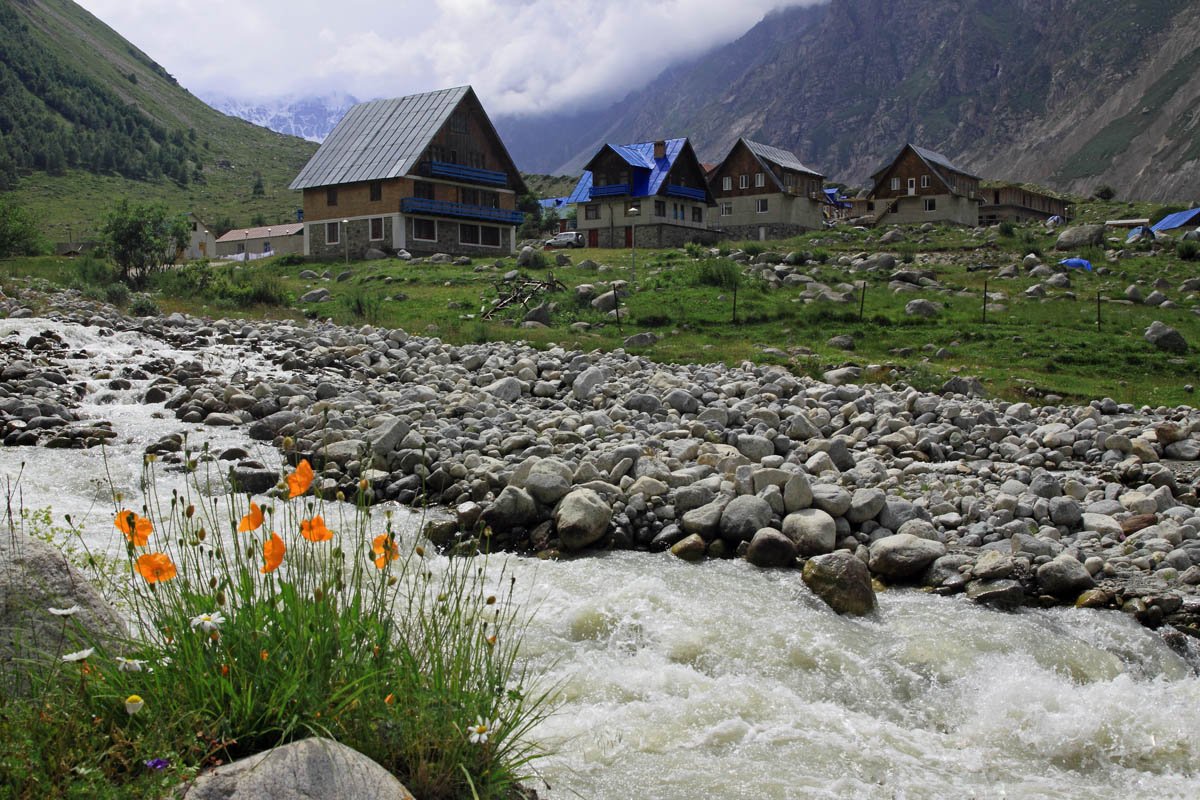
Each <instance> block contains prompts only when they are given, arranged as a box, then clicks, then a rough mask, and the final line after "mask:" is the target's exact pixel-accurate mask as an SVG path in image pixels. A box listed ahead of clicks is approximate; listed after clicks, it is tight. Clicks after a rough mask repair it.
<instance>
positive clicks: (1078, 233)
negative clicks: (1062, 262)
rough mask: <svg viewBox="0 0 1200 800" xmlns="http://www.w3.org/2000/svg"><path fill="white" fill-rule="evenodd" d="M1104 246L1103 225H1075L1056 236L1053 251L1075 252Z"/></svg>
mask: <svg viewBox="0 0 1200 800" xmlns="http://www.w3.org/2000/svg"><path fill="white" fill-rule="evenodd" d="M1103 244H1104V226H1103V225H1076V226H1075V227H1073V228H1067V229H1066V230H1064V231H1063V232H1062V233H1060V234H1059V235H1058V241H1056V242H1055V243H1054V249H1055V250H1076V249H1078V248H1080V247H1092V246H1096V247H1099V246H1101V245H1103Z"/></svg>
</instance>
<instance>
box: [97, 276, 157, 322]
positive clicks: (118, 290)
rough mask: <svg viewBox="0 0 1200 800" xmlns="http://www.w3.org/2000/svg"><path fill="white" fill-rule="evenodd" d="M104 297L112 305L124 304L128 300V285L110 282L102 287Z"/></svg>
mask: <svg viewBox="0 0 1200 800" xmlns="http://www.w3.org/2000/svg"><path fill="white" fill-rule="evenodd" d="M104 299H105V301H107V302H109V303H111V304H112V305H114V306H124V305H125V304H126V303H128V302H129V287H128V286H126V285H125V284H123V283H110V284H109V285H108V286H105V287H104ZM147 316H149V315H147Z"/></svg>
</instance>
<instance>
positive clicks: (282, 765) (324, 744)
mask: <svg viewBox="0 0 1200 800" xmlns="http://www.w3.org/2000/svg"><path fill="white" fill-rule="evenodd" d="M185 794H186V796H187V797H188V798H189V800H261V798H270V799H271V800H306V799H307V798H312V797H371V798H375V800H414V798H413V796H412V794H411V793H410V792H409V791H408V789H406V788H404V784H402V783H400V781H398V780H396V778H395V776H393V775H392V774H391V773H390V772H388V771H387V770H386V769H384V768H383V767H381V766H380V765H379V764H376V763H375V762H374V761H372V760H371V759H369V758H367V757H366V756H364V755H363V754H362V753H359V752H358V751H357V750H352V749H350V748H349V747H346V746H345V745H344V744H340V743H338V742H335V741H333V740H332V739H325V738H321V737H313V738H311V739H302V740H300V741H298V742H293V743H291V744H287V745H284V746H282V747H277V748H275V749H274V750H267V751H265V752H262V753H257V754H256V755H252V756H249V757H247V758H243V759H239V760H238V761H234V762H232V763H230V764H223V765H221V766H219V767H217V768H215V769H212V770H209V771H208V772H203V773H201V774H200V775H198V776H196V779H195V780H193V781H192V782H191V784H190V785H188V786H187V790H186V792H185Z"/></svg>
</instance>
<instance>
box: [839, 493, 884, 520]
mask: <svg viewBox="0 0 1200 800" xmlns="http://www.w3.org/2000/svg"><path fill="white" fill-rule="evenodd" d="M886 502H887V494H885V493H884V491H883V490H882V489H874V488H871V489H855V490H854V494H852V495H851V496H850V507H849V508H848V509H846V519H847V520H848V521H849V522H852V523H854V524H856V525H859V524H862V523H864V522H866V521H867V520H870V519H875V517H877V516H878V515H879V512H880V511H882V510H883V506H884V503H886Z"/></svg>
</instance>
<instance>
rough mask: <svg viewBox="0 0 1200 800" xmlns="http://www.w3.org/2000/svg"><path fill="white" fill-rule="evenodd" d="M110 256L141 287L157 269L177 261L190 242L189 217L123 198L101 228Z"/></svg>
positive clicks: (123, 275) (130, 281)
mask: <svg viewBox="0 0 1200 800" xmlns="http://www.w3.org/2000/svg"><path fill="white" fill-rule="evenodd" d="M101 234H102V236H103V238H104V243H105V245H106V246H107V248H108V254H109V257H111V258H112V260H113V261H114V262H116V265H117V267H119V268H120V270H121V279H122V280H123V281H125V282H126V283H128V284H129V285H130V286H132V287H134V288H137V289H140V288H141V287H142V286H144V285H145V283H146V279H147V277H149V275H150V274H151V273H153V272H161V271H162V270H163V269H165V268H166V266H167V265H168V264H171V263H173V262H174V261H175V256H176V254H178V253H179V252H180V251H181V250H183V249H185V248H186V247H187V244H188V226H187V221H186V219H185V218H184V217H183V216H182V215H177V216H172V215H171V214H169V213H168V212H167V209H166V208H165V207H164V206H162V205H155V204H145V205H143V204H140V203H135V204H133V205H130V203H129V201H128V200H124V199H123V200H121V202H120V203H119V204H118V205H117V207H116V209H115V210H114V211H113V213H112V214H111V215H110V216H109V218H108V219H107V220H106V221H105V223H104V228H103V230H102V231H101Z"/></svg>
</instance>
